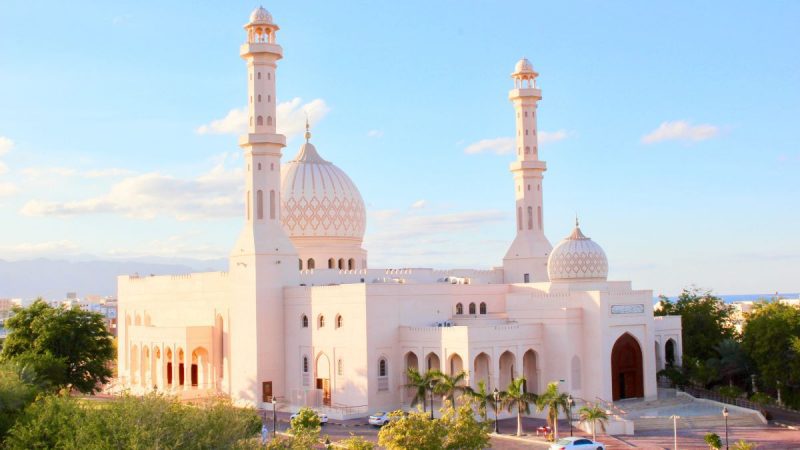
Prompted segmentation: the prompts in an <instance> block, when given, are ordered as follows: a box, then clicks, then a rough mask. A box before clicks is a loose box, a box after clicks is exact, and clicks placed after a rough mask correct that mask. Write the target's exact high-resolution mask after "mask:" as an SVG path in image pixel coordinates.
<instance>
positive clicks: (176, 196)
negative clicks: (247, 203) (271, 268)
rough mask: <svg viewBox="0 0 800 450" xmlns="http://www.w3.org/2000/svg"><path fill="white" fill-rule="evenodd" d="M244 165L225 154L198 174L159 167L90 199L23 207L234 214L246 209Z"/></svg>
mask: <svg viewBox="0 0 800 450" xmlns="http://www.w3.org/2000/svg"><path fill="white" fill-rule="evenodd" d="M242 176H243V174H242V170H241V169H230V168H227V167H225V160H224V159H223V160H222V161H221V162H219V163H217V164H216V165H215V166H214V167H213V168H212V169H211V170H210V171H209V172H208V173H205V174H203V175H201V176H198V177H196V178H194V179H179V178H175V177H172V176H169V175H163V174H160V173H157V172H151V173H145V174H141V175H136V176H130V177H128V178H124V179H122V180H121V181H119V182H117V183H116V184H114V185H113V186H112V187H111V190H110V191H109V192H108V193H107V194H104V195H101V196H98V197H93V198H89V199H85V200H77V201H68V202H48V201H42V200H31V201H29V202H28V203H26V204H25V205H24V206H23V207H22V210H21V213H22V214H24V215H27V216H76V215H84V214H122V215H125V216H127V217H133V218H139V219H151V218H154V217H157V216H167V217H174V218H176V219H178V220H190V219H198V218H219V217H231V216H235V215H237V214H241V209H242V208H241V204H242V195H241V189H242Z"/></svg>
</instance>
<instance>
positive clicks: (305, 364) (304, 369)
mask: <svg viewBox="0 0 800 450" xmlns="http://www.w3.org/2000/svg"><path fill="white" fill-rule="evenodd" d="M303 373H308V356H303Z"/></svg>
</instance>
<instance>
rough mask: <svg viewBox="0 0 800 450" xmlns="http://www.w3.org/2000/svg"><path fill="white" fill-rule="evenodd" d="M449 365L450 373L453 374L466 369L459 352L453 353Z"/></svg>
mask: <svg viewBox="0 0 800 450" xmlns="http://www.w3.org/2000/svg"><path fill="white" fill-rule="evenodd" d="M448 366H449V367H448V369H449V372H450V375H451V376H453V375H456V374H458V373H460V372H462V371H463V370H464V361H463V360H462V359H461V356H459V355H458V353H453V354H452V355H450V364H448Z"/></svg>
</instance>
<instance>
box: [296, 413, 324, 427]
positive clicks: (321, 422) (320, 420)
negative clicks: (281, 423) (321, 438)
mask: <svg viewBox="0 0 800 450" xmlns="http://www.w3.org/2000/svg"><path fill="white" fill-rule="evenodd" d="M314 413H316V414H317V417H319V423H320V424H321V425H325V424H326V423H328V415H327V414H324V413H321V412H319V411H314ZM298 414H299V413H294V414H292V415H291V416H289V420H294V418H295V417H297V415H298Z"/></svg>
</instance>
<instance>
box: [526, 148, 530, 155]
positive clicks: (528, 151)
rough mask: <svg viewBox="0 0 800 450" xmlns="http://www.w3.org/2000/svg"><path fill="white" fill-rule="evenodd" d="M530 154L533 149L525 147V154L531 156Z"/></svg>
mask: <svg viewBox="0 0 800 450" xmlns="http://www.w3.org/2000/svg"><path fill="white" fill-rule="evenodd" d="M530 153H531V148H530V147H528V146H525V154H526V155H529V154H530Z"/></svg>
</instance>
